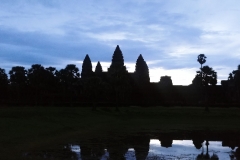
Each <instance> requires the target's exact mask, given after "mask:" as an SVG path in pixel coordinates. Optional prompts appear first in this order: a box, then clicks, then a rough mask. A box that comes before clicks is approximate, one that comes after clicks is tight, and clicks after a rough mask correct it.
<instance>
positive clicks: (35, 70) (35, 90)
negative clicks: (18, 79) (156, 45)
mask: <svg viewBox="0 0 240 160" xmlns="http://www.w3.org/2000/svg"><path fill="white" fill-rule="evenodd" d="M46 74H47V71H46V70H45V68H44V67H43V66H42V65H40V64H33V65H32V67H31V68H30V69H28V71H27V77H28V84H29V87H30V90H31V92H32V94H33V95H34V99H35V103H36V104H37V103H39V101H41V100H42V99H43V96H44V92H45V91H46V90H47V86H46V84H47V75H46Z"/></svg>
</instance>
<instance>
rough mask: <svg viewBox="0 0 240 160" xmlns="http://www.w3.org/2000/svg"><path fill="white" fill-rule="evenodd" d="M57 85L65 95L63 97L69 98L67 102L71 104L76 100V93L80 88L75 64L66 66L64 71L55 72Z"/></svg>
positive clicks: (78, 74)
mask: <svg viewBox="0 0 240 160" xmlns="http://www.w3.org/2000/svg"><path fill="white" fill-rule="evenodd" d="M56 76H57V78H58V80H59V84H60V86H61V87H62V89H63V93H65V94H64V95H65V97H68V98H70V99H69V100H68V101H70V103H72V102H73V99H75V98H77V92H78V89H79V87H80V73H79V69H78V68H77V67H76V65H75V64H68V65H67V66H66V67H65V68H64V69H61V70H59V71H58V72H56Z"/></svg>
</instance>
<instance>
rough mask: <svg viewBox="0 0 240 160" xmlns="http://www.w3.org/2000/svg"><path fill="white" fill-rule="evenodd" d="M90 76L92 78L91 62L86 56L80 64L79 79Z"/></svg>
mask: <svg viewBox="0 0 240 160" xmlns="http://www.w3.org/2000/svg"><path fill="white" fill-rule="evenodd" d="M91 76H93V71H92V62H91V60H90V58H89V56H88V54H87V55H86V57H85V58H84V60H83V64H82V73H81V78H89V77H91Z"/></svg>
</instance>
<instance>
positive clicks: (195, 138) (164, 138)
mask: <svg viewBox="0 0 240 160" xmlns="http://www.w3.org/2000/svg"><path fill="white" fill-rule="evenodd" d="M110 135H111V136H110ZM239 146H240V135H239V134H238V133H235V132H204V131H201V132H200V131H195V132H173V133H164V132H147V133H146V132H145V133H144V132H142V133H129V134H121V133H119V134H109V136H108V137H98V138H90V137H86V138H84V139H77V140H76V141H75V142H69V144H65V145H63V146H62V148H60V149H59V150H54V151H44V152H41V153H39V152H38V153H37V157H42V158H43V159H75V160H89V159H91V160H195V159H197V160H200V159H219V160H234V159H236V160H237V159H240V149H239ZM35 156H36V153H35ZM24 157H25V158H28V157H29V158H30V157H31V158H33V157H34V153H28V152H25V154H24Z"/></svg>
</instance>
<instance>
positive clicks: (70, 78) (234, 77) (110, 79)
mask: <svg viewBox="0 0 240 160" xmlns="http://www.w3.org/2000/svg"><path fill="white" fill-rule="evenodd" d="M205 58H206V56H205V55H203V54H200V55H199V56H198V61H199V63H200V64H201V68H200V71H197V74H196V75H195V77H194V75H193V81H192V84H190V85H188V86H182V85H173V83H172V80H171V77H170V76H161V77H159V82H150V77H149V68H148V65H147V63H146V61H145V60H144V58H143V56H142V55H141V54H140V55H139V56H138V58H137V60H136V65H135V71H134V72H128V71H127V68H126V66H125V65H124V57H123V53H122V51H121V49H120V47H119V46H118V45H117V47H116V48H115V50H114V53H113V56H112V62H111V65H110V66H109V68H108V69H107V71H103V69H102V66H101V62H99V61H98V63H97V65H96V67H95V70H94V71H93V69H92V62H91V59H90V56H89V55H86V56H85V58H84V60H83V63H82V71H81V72H80V71H79V69H78V67H77V66H76V65H75V64H68V65H67V66H66V67H65V68H64V69H60V70H57V69H56V68H54V67H47V68H44V67H43V66H42V65H40V64H33V65H32V66H31V68H30V69H28V70H27V69H25V68H24V67H22V66H13V67H12V69H11V70H10V71H9V76H8V75H7V74H6V73H5V70H4V69H1V68H0V105H3V106H5V105H6V106H8V105H9V106H14V105H20V106H21V105H29V106H39V105H40V106H48V105H50V106H52V105H54V106H93V108H94V109H96V106H115V107H116V109H117V108H118V107H119V106H132V105H138V106H159V105H160V106H204V107H207V106H218V107H226V106H228V107H230V106H239V104H240V65H239V66H238V69H237V70H234V71H233V72H232V73H230V74H229V78H228V79H227V80H223V81H222V82H221V85H217V73H216V72H215V71H214V70H213V69H212V68H211V67H209V66H202V64H203V63H205V62H206V59H205Z"/></svg>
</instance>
